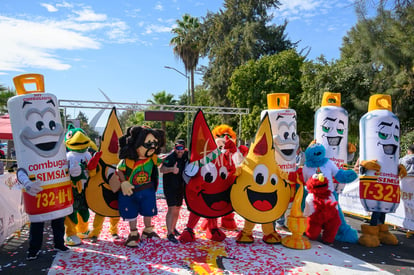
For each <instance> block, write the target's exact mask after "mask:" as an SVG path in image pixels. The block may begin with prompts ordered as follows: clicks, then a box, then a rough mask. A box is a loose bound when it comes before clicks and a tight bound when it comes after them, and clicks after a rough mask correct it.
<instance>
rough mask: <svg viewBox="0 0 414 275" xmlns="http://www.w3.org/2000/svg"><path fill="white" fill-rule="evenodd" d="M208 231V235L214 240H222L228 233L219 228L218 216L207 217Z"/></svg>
mask: <svg viewBox="0 0 414 275" xmlns="http://www.w3.org/2000/svg"><path fill="white" fill-rule="evenodd" d="M207 221H208V223H207V232H206V237H207V239H210V240H212V241H216V242H222V241H223V240H224V239H225V238H226V235H225V234H224V233H223V231H221V230H220V229H219V228H218V225H217V218H215V219H207Z"/></svg>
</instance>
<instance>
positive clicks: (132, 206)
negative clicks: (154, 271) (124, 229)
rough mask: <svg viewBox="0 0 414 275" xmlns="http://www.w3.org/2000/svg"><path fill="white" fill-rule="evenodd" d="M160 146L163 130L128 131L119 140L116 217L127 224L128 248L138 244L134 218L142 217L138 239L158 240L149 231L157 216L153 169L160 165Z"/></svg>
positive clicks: (163, 137) (151, 229)
mask: <svg viewBox="0 0 414 275" xmlns="http://www.w3.org/2000/svg"><path fill="white" fill-rule="evenodd" d="M164 144H165V133H164V131H163V130H159V129H151V128H147V127H142V126H132V127H129V128H128V129H127V132H126V134H125V135H124V136H122V137H121V138H119V147H120V150H119V159H120V162H119V164H118V166H117V174H118V176H119V179H120V181H121V192H120V194H119V214H120V216H121V217H122V218H123V219H124V220H126V221H128V222H129V229H130V234H129V236H128V239H127V240H126V242H125V245H126V246H128V247H137V246H138V244H139V241H140V235H139V233H138V229H137V217H138V215H141V216H143V217H144V226H145V228H144V230H143V232H142V235H141V238H142V239H151V238H159V236H158V235H157V233H155V232H154V230H153V228H154V227H153V226H152V223H151V219H152V217H153V216H155V215H157V206H156V199H155V192H156V189H157V184H158V169H157V167H158V166H159V165H160V164H161V162H162V160H161V159H160V158H159V157H158V154H159V153H160V151H161V147H163V146H164Z"/></svg>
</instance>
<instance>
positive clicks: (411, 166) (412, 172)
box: [400, 144, 414, 177]
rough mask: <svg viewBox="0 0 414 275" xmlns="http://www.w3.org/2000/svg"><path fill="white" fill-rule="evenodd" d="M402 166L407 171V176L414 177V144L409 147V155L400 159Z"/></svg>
mask: <svg viewBox="0 0 414 275" xmlns="http://www.w3.org/2000/svg"><path fill="white" fill-rule="evenodd" d="M400 164H402V165H404V167H405V169H407V176H409V177H414V144H411V145H410V146H408V149H407V154H406V155H405V156H404V157H402V158H400Z"/></svg>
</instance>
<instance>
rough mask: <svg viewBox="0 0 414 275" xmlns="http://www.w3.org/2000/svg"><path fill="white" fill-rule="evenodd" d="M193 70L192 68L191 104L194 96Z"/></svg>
mask: <svg viewBox="0 0 414 275" xmlns="http://www.w3.org/2000/svg"><path fill="white" fill-rule="evenodd" d="M194 70H195V68H193V69H192V70H191V104H194V101H195V98H194Z"/></svg>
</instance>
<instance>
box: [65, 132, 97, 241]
mask: <svg viewBox="0 0 414 275" xmlns="http://www.w3.org/2000/svg"><path fill="white" fill-rule="evenodd" d="M65 144H66V149H67V153H66V158H67V160H68V164H69V174H70V179H71V181H72V192H73V199H74V202H73V213H72V214H70V215H69V216H67V217H66V219H65V226H66V244H67V245H70V246H75V245H80V244H81V243H82V241H81V239H83V238H87V237H88V235H89V224H88V220H89V208H88V204H87V202H86V197H85V184H86V182H87V181H88V179H89V176H90V173H94V172H95V170H94V167H91V165H92V164H90V163H89V161H90V160H91V158H92V155H91V153H89V151H88V148H89V147H90V148H92V149H93V150H97V149H98V148H97V147H96V145H95V143H93V142H92V141H91V139H90V138H89V137H88V136H87V135H86V133H85V132H84V131H83V130H82V129H81V128H76V127H75V126H73V125H72V124H69V126H68V131H67V132H66V135H65Z"/></svg>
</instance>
